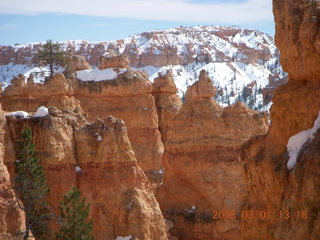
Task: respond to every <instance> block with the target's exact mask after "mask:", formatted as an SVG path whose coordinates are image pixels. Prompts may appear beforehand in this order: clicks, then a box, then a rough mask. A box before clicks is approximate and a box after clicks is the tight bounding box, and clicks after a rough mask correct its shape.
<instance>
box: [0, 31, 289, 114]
mask: <svg viewBox="0 0 320 240" xmlns="http://www.w3.org/2000/svg"><path fill="white" fill-rule="evenodd" d="M221 31H227V32H228V31H231V32H232V34H228V33H227V34H226V35H224V36H223V33H222V36H221ZM61 43H62V45H63V48H64V49H68V48H74V49H75V50H76V51H78V50H79V51H80V49H81V48H82V47H86V49H82V50H83V51H85V52H84V53H83V54H84V56H85V57H86V58H87V59H89V58H90V54H91V53H90V51H91V49H93V48H94V47H96V46H97V45H98V44H100V45H102V47H103V52H105V53H106V54H107V53H108V50H110V49H113V50H115V51H116V52H118V53H124V52H126V53H132V54H135V55H137V57H141V55H148V54H150V53H151V52H153V54H155V55H156V56H157V55H159V56H160V57H161V56H163V55H165V53H164V46H166V47H169V48H170V51H173V52H175V51H177V54H178V56H179V57H180V58H185V57H189V58H190V57H191V58H194V59H195V61H194V62H193V63H190V64H187V65H166V66H157V67H155V66H143V67H139V68H134V69H135V70H145V71H146V72H147V73H148V74H149V76H150V78H151V80H153V79H154V78H156V77H158V73H160V74H163V75H164V74H165V73H166V71H167V70H169V69H172V70H173V74H174V78H175V80H176V82H175V83H176V85H177V87H178V90H179V92H178V94H179V95H180V97H182V96H183V95H184V93H185V92H186V89H187V87H188V86H190V85H191V84H193V83H194V82H195V81H196V80H198V77H199V72H200V71H201V70H202V69H204V70H206V71H208V73H209V76H210V77H211V78H212V80H213V82H214V85H215V86H216V87H217V89H219V88H220V89H225V88H226V89H227V90H224V91H223V96H219V95H217V96H216V98H215V99H216V100H217V101H218V102H219V104H221V105H222V106H227V105H229V104H233V103H235V102H236V101H238V100H239V98H241V96H242V92H243V88H244V87H245V86H246V85H248V84H252V83H253V82H256V83H257V88H253V89H252V90H253V94H252V96H255V101H254V103H252V99H251V100H250V99H249V98H247V99H242V100H241V101H242V102H244V103H245V104H247V105H249V106H250V107H251V108H253V109H259V110H260V109H261V108H262V107H263V101H262V100H263V98H262V94H261V92H259V93H257V90H258V89H259V88H260V87H261V88H264V87H266V86H268V84H269V76H272V77H275V78H277V76H278V75H279V77H280V78H282V77H284V76H285V75H286V74H285V73H284V72H283V71H282V68H281V66H280V65H279V51H278V50H277V48H276V46H275V45H274V42H273V39H272V37H270V36H268V35H267V34H264V33H261V32H259V31H256V30H248V29H241V28H238V27H230V26H229V27H223V26H196V27H190V28H185V27H182V28H173V29H169V30H155V31H151V32H146V33H141V34H135V35H133V36H130V37H128V38H125V39H122V40H115V41H108V42H88V41H81V40H76V41H65V42H61ZM37 44H39V43H34V44H23V45H17V46H15V47H14V49H15V50H17V49H18V48H23V47H25V48H31V49H34V47H35V45H37ZM243 46H246V47H243ZM82 50H81V51H82ZM34 51H36V49H35V50H34ZM255 51H260V52H268V51H269V53H270V56H271V58H270V59H269V60H267V61H266V60H261V59H258V60H257V61H256V62H254V63H249V62H250V61H248V56H247V55H248V52H249V53H250V52H253V53H254V52H255ZM103 52H102V53H101V54H103ZM203 56H208V57H209V58H211V59H212V61H211V62H203V60H204V57H203ZM27 58H28V57H27ZM231 58H233V59H234V60H235V62H233V61H232V60H231ZM199 59H200V60H201V61H200V60H199ZM29 60H30V61H29ZM29 60H28V59H26V62H29V63H26V64H20V65H19V64H12V63H9V64H7V65H3V66H0V82H2V83H3V87H4V88H5V87H7V86H8V85H9V84H10V80H11V79H12V78H13V77H14V76H17V75H18V74H20V73H22V74H24V75H25V76H26V77H28V76H29V75H30V74H31V73H33V74H36V76H35V82H37V83H43V81H44V77H45V76H48V74H49V71H48V69H47V68H37V67H35V66H34V65H32V64H31V62H32V61H31V59H29ZM196 60H197V61H196ZM182 62H183V61H182ZM201 62H202V63H201ZM93 67H95V66H93ZM125 71H126V69H121V70H120V73H123V72H125ZM41 72H44V76H41V74H40V73H41ZM120 73H117V72H116V71H115V70H114V69H111V68H110V69H105V70H99V69H93V70H83V71H78V72H77V73H76V74H77V78H78V79H80V80H82V81H103V80H111V79H114V78H116V77H117V76H118V74H120ZM234 76H236V79H235V81H234ZM232 92H234V93H235V96H234V97H232V96H231V93H232ZM250 101H251V102H250ZM269 106H270V105H268V107H269ZM267 110H268V109H267Z"/></svg>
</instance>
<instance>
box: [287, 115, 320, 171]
mask: <svg viewBox="0 0 320 240" xmlns="http://www.w3.org/2000/svg"><path fill="white" fill-rule="evenodd" d="M319 127H320V111H319V114H318V117H317V119H316V120H315V121H314V124H313V127H312V128H310V129H308V130H305V131H302V132H299V133H297V134H296V135H294V136H291V137H290V138H289V141H288V144H287V151H288V155H289V160H288V162H287V168H288V169H289V170H292V169H293V168H294V167H295V165H296V164H297V158H298V155H299V153H300V150H301V148H302V146H303V145H304V144H305V143H307V142H309V141H311V140H312V139H313V138H314V134H315V133H316V132H317V130H318V129H319Z"/></svg>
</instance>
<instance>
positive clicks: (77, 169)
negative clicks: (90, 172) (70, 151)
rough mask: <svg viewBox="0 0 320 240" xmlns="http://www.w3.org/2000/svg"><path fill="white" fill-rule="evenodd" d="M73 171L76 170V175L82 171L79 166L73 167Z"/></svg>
mask: <svg viewBox="0 0 320 240" xmlns="http://www.w3.org/2000/svg"><path fill="white" fill-rule="evenodd" d="M74 169H75V170H76V172H77V173H80V172H82V169H81V167H79V166H75V167H74Z"/></svg>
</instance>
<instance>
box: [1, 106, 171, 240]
mask: <svg viewBox="0 0 320 240" xmlns="http://www.w3.org/2000/svg"><path fill="white" fill-rule="evenodd" d="M49 112H50V114H49V115H47V116H45V117H42V118H35V117H31V118H29V119H19V118H15V117H10V118H8V121H9V127H10V130H11V138H12V139H13V140H16V139H17V138H18V137H19V133H20V131H21V129H22V128H23V126H29V127H30V128H32V131H33V135H34V142H35V144H36V146H37V152H38V154H39V156H40V159H41V163H42V165H43V166H44V168H45V172H46V175H47V179H48V184H49V187H50V189H51V194H50V196H49V201H50V204H51V206H52V207H53V209H54V210H57V204H58V202H59V201H60V200H61V199H62V196H63V194H65V193H66V192H67V191H68V189H70V187H71V186H72V185H75V186H77V187H78V188H79V189H80V190H81V191H82V193H83V194H84V196H85V197H86V199H87V202H89V203H90V205H91V207H90V217H91V218H92V219H93V220H94V229H93V236H94V237H95V239H98V240H99V239H101V240H102V239H115V238H116V237H117V236H129V235H131V236H132V238H133V239H145V240H147V239H163V240H164V239H166V230H165V223H164V219H163V216H162V213H161V211H160V208H159V205H158V203H157V201H156V199H155V197H154V195H153V188H152V186H151V184H150V183H149V181H148V179H147V177H146V175H145V174H144V172H143V171H142V169H141V168H140V166H139V165H138V163H137V160H136V158H135V154H134V152H133V150H132V147H131V144H130V142H129V139H128V136H127V129H126V127H125V126H124V122H123V121H122V120H121V119H117V118H114V117H112V116H110V117H107V118H104V119H103V120H101V119H96V121H95V122H87V121H86V120H85V118H84V117H83V116H82V115H81V114H78V113H75V112H72V111H67V110H64V111H60V110H58V109H57V108H54V107H51V108H50V109H49ZM11 153H12V156H11V157H10V158H8V161H9V162H7V165H8V166H9V167H10V168H12V160H13V159H15V158H14V156H13V153H14V151H11ZM62 179H63V181H61V180H62Z"/></svg>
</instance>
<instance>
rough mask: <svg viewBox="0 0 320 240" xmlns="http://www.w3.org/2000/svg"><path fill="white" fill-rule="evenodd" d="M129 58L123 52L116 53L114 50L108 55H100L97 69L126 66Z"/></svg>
mask: <svg viewBox="0 0 320 240" xmlns="http://www.w3.org/2000/svg"><path fill="white" fill-rule="evenodd" d="M128 67H129V60H128V57H127V56H126V55H124V54H120V55H117V54H115V53H114V52H111V53H108V55H105V56H101V57H100V64H99V69H100V70H103V69H107V68H128Z"/></svg>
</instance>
